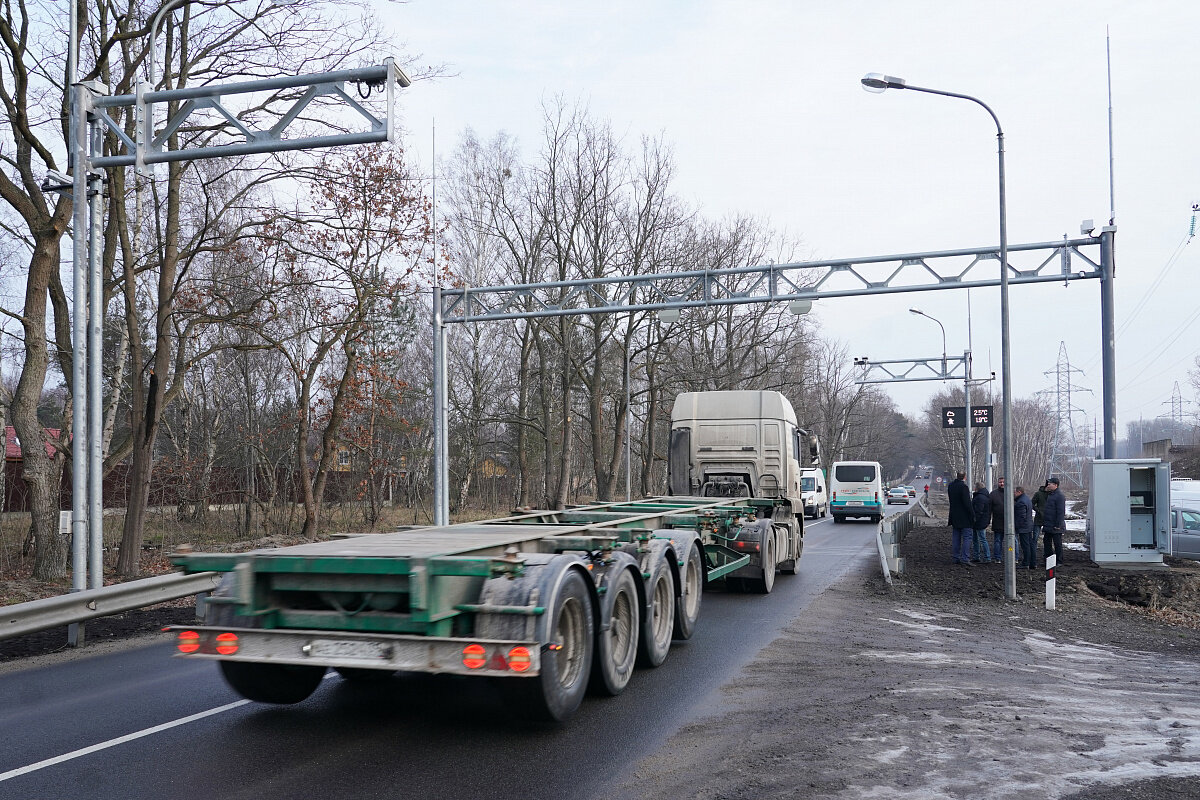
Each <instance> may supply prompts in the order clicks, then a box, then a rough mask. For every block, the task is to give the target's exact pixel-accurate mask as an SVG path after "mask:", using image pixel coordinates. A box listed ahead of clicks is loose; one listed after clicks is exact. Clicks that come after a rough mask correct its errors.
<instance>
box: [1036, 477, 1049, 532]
mask: <svg viewBox="0 0 1200 800" xmlns="http://www.w3.org/2000/svg"><path fill="white" fill-rule="evenodd" d="M1044 505H1046V484H1044V483H1043V484H1042V488H1040V489H1038V490H1037V491H1036V492H1034V493H1033V527H1035V528H1037V529H1038V530H1041V529H1042V506H1044Z"/></svg>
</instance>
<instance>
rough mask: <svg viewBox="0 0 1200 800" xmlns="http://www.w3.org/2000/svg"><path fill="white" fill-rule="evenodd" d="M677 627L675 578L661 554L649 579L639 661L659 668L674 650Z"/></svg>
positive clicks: (639, 647) (639, 642)
mask: <svg viewBox="0 0 1200 800" xmlns="http://www.w3.org/2000/svg"><path fill="white" fill-rule="evenodd" d="M674 630H675V581H674V580H672V579H671V568H670V566H669V565H668V564H667V560H666V559H665V558H663V557H661V556H660V557H659V558H657V559H655V561H654V567H653V568H652V569H651V570H650V579H649V580H648V581H646V614H645V616H644V617H643V619H642V630H641V635H640V636H639V637H638V664H639V665H640V666H643V667H657V666H658V665H659V664H661V663H663V662H664V661H666V660H667V653H669V652H670V651H671V634H672V633H673V632H674Z"/></svg>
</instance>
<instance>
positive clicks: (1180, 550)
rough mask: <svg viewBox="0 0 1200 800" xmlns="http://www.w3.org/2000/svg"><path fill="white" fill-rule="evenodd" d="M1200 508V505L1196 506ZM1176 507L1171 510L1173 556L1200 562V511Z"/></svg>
mask: <svg viewBox="0 0 1200 800" xmlns="http://www.w3.org/2000/svg"><path fill="white" fill-rule="evenodd" d="M1195 507H1200V503H1197V504H1195ZM1195 507H1194V508H1183V507H1179V506H1176V507H1175V508H1173V509H1171V555H1173V556H1177V557H1179V558H1190V559H1195V560H1200V511H1197V510H1195Z"/></svg>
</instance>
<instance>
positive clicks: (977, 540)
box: [971, 481, 992, 564]
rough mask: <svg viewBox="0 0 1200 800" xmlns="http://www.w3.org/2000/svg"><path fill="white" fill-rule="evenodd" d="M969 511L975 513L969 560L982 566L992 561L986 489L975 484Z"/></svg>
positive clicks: (990, 516) (988, 501) (980, 484)
mask: <svg viewBox="0 0 1200 800" xmlns="http://www.w3.org/2000/svg"><path fill="white" fill-rule="evenodd" d="M971 510H972V511H974V512H975V524H974V528H975V535H974V536H973V537H972V538H971V560H972V561H982V562H983V563H984V564H986V563H987V562H989V561H991V560H992V554H991V553H989V552H988V540H987V526H988V522H990V521H991V519H992V499H991V498H990V497H989V496H988V490H987V487H985V486H984V485H983V484H982V483H980V482H979V481H976V482H975V494H974V496H972V497H971Z"/></svg>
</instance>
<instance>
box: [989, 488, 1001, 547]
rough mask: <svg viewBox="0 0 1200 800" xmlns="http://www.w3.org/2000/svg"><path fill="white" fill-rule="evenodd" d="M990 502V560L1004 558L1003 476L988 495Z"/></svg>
mask: <svg viewBox="0 0 1200 800" xmlns="http://www.w3.org/2000/svg"><path fill="white" fill-rule="evenodd" d="M988 499H989V500H990V501H991V503H992V560H993V561H996V562H1000V561H1003V560H1004V556H1003V553H1004V476H1003V475H1001V476H1000V482H999V483H998V484H997V486H996V488H995V489H993V490H992V493H991V494H989V495H988Z"/></svg>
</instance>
